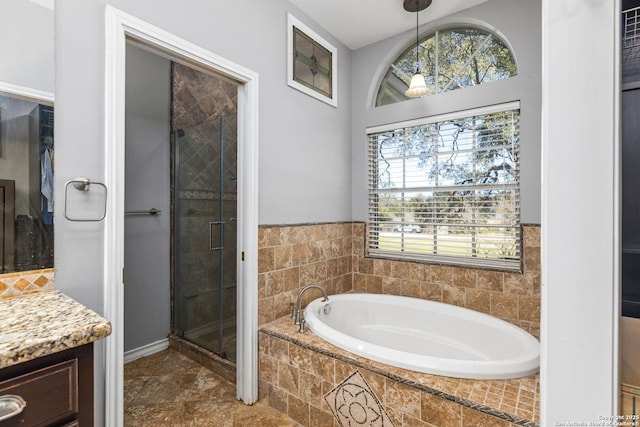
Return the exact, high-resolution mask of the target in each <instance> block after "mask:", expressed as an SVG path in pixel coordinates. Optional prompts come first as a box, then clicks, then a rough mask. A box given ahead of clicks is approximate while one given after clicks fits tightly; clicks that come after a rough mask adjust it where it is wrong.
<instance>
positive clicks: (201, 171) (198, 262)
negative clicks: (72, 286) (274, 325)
mask: <svg viewBox="0 0 640 427" xmlns="http://www.w3.org/2000/svg"><path fill="white" fill-rule="evenodd" d="M173 136H174V145H173V146H174V151H173V181H174V182H173V196H172V197H173V200H174V206H173V212H174V215H173V222H174V223H173V263H174V265H173V272H174V274H173V296H172V300H173V301H172V302H173V326H172V329H173V333H174V334H175V335H178V336H180V337H182V338H184V339H186V340H188V341H190V342H192V343H194V344H196V345H198V346H200V347H202V348H204V349H206V350H209V351H212V352H214V353H216V354H218V355H220V356H221V357H223V358H225V359H228V360H230V361H232V362H235V361H236V277H237V272H236V265H237V264H236V252H237V251H236V245H237V243H236V234H237V221H236V218H237V118H236V114H235V113H234V114H228V115H225V116H223V117H218V118H215V119H212V120H207V121H204V122H202V123H198V124H194V125H191V126H188V127H185V128H182V129H174V130H173Z"/></svg>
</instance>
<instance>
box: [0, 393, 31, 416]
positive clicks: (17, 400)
mask: <svg viewBox="0 0 640 427" xmlns="http://www.w3.org/2000/svg"><path fill="white" fill-rule="evenodd" d="M26 407H27V402H25V400H24V399H23V398H22V397H20V396H17V395H15V394H6V395H4V396H0V421H4V420H8V419H9V418H13V417H15V416H16V415H20V414H21V413H22V411H24V408H26Z"/></svg>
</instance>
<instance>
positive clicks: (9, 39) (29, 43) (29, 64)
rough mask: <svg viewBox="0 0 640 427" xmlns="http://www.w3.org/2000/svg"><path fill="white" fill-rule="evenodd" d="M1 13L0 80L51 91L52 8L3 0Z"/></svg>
mask: <svg viewBox="0 0 640 427" xmlns="http://www.w3.org/2000/svg"><path fill="white" fill-rule="evenodd" d="M0 16H2V17H3V18H4V19H2V25H0V40H1V42H0V58H2V60H1V61H0V82H5V83H11V84H13V85H18V86H24V87H28V88H31V89H37V90H40V91H44V92H49V93H53V92H54V83H53V82H54V63H55V61H54V58H55V55H54V46H53V45H54V25H53V10H51V9H48V8H46V7H42V6H38V5H37V4H35V3H32V2H30V1H26V0H2V1H0Z"/></svg>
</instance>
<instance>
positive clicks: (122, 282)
mask: <svg viewBox="0 0 640 427" xmlns="http://www.w3.org/2000/svg"><path fill="white" fill-rule="evenodd" d="M122 284H123V285H124V268H123V269H122Z"/></svg>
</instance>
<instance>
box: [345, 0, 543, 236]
mask: <svg viewBox="0 0 640 427" xmlns="http://www.w3.org/2000/svg"><path fill="white" fill-rule="evenodd" d="M428 12H429V11H428V9H427V10H426V11H425V12H423V14H428ZM455 24H471V25H478V26H480V27H483V28H487V29H491V30H493V31H496V32H497V33H498V34H500V35H502V36H503V37H504V38H505V39H506V40H507V41H508V42H509V43H510V44H511V48H512V49H513V51H514V52H515V55H516V60H517V63H518V75H517V76H515V77H512V78H509V79H506V80H500V81H495V82H491V83H488V84H483V85H479V86H476V87H473V88H466V89H463V90H456V91H452V92H446V93H440V94H435V95H427V96H424V97H422V98H418V99H412V100H409V101H404V102H399V103H396V104H391V105H385V106H382V107H377V108H375V107H372V105H373V102H374V100H375V95H376V93H377V87H378V85H379V82H380V81H381V79H382V77H383V75H384V73H385V72H386V71H387V70H388V68H389V64H390V63H391V62H392V61H393V60H394V59H395V58H396V57H397V56H398V55H399V54H400V53H401V52H402V51H404V49H406V48H407V47H408V46H410V45H411V43H414V44H415V29H414V30H411V31H408V32H406V33H404V34H400V35H398V36H395V37H391V38H388V39H385V40H382V41H380V42H377V43H374V44H372V45H369V46H366V47H363V48H361V49H358V50H356V51H355V52H354V53H353V75H354V76H358V78H354V79H353V95H352V96H353V126H352V132H353V136H352V139H353V152H352V157H353V171H352V186H353V190H352V194H353V219H354V220H357V221H363V220H366V218H367V214H368V211H367V206H368V201H367V192H368V187H367V185H368V184H367V176H368V175H367V138H366V135H365V129H366V128H367V127H369V126H375V125H382V124H387V123H394V122H400V121H404V120H409V119H414V118H419V117H426V116H432V115H437V114H441V113H448V112H451V111H460V110H464V109H468V108H474V107H478V106H483V105H491V104H497V103H501V102H508V101H514V100H520V103H521V118H520V161H521V176H520V188H521V220H522V222H523V223H536V224H539V223H540V103H541V97H540V79H541V65H540V64H541V56H540V53H541V49H540V43H541V40H540V31H541V28H540V1H539V0H492V1H489V2H487V3H483V4H481V5H479V6H476V7H473V8H470V9H467V10H463V11H462V12H459V13H456V14H454V15H451V16H449V17H447V18H444V19H441V20H438V21H435V22H431V23H429V24H426V25H422V26H420V34H426V33H430V32H433V31H434V30H435V29H438V28H443V27H448V26H451V25H455Z"/></svg>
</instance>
